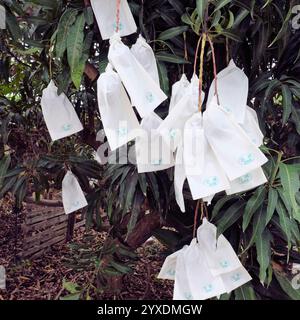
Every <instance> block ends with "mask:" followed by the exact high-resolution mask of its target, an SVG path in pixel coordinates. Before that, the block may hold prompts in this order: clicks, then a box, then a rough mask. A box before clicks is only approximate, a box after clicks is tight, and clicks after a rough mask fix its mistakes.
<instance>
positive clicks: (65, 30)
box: [55, 9, 78, 58]
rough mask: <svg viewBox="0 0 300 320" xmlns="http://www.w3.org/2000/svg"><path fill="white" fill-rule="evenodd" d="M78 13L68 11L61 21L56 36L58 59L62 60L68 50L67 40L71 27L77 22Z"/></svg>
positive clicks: (71, 10)
mask: <svg viewBox="0 0 300 320" xmlns="http://www.w3.org/2000/svg"><path fill="white" fill-rule="evenodd" d="M77 13H78V11H77V10H75V9H68V10H66V11H65V12H64V14H63V15H62V16H61V18H60V20H59V24H58V27H57V35H56V44H55V53H56V57H57V58H61V57H62V56H63V54H64V52H65V50H66V49H67V39H68V36H69V31H70V27H71V25H72V24H73V23H74V22H75V20H76V16H77Z"/></svg>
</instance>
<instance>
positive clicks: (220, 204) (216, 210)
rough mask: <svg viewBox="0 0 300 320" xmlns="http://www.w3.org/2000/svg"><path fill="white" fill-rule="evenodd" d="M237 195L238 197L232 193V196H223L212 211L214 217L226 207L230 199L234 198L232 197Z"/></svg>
mask: <svg viewBox="0 0 300 320" xmlns="http://www.w3.org/2000/svg"><path fill="white" fill-rule="evenodd" d="M236 197H237V196H236V195H235V194H233V195H230V196H225V197H222V198H221V199H220V200H219V201H218V202H217V203H216V204H215V205H214V208H213V211H212V218H213V219H214V218H215V217H216V216H217V214H218V213H219V211H220V210H221V209H222V208H223V207H224V205H225V204H226V203H227V202H228V201H230V200H232V199H234V198H236Z"/></svg>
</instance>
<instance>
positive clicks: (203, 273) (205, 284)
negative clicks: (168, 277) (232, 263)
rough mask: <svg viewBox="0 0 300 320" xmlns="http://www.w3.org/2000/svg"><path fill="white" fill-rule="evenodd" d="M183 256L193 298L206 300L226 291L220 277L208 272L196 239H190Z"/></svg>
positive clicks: (204, 258)
mask: <svg viewBox="0 0 300 320" xmlns="http://www.w3.org/2000/svg"><path fill="white" fill-rule="evenodd" d="M183 256H184V263H185V269H186V274H187V279H188V285H189V288H190V291H191V296H192V298H193V300H206V299H209V298H212V297H215V296H218V295H221V294H223V293H225V292H226V289H225V287H224V284H223V281H222V279H221V277H215V276H214V275H213V274H212V273H211V272H210V269H209V266H208V265H207V261H206V257H205V255H204V253H203V251H202V250H201V247H200V246H199V245H198V243H197V241H196V239H193V240H192V242H191V244H190V246H189V247H188V248H187V249H186V250H185V252H184V253H183ZM176 274H177V271H176ZM175 281H176V280H175Z"/></svg>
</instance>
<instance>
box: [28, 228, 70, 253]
mask: <svg viewBox="0 0 300 320" xmlns="http://www.w3.org/2000/svg"><path fill="white" fill-rule="evenodd" d="M62 235H64V236H65V237H66V230H65V229H61V230H59V231H56V233H55V234H48V235H47V236H45V237H44V238H41V239H40V240H37V241H32V242H30V243H26V244H24V247H23V248H24V250H27V249H30V248H41V247H42V246H43V244H44V243H47V242H49V241H51V239H54V238H57V237H58V236H62Z"/></svg>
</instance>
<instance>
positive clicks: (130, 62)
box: [108, 34, 167, 118]
mask: <svg viewBox="0 0 300 320" xmlns="http://www.w3.org/2000/svg"><path fill="white" fill-rule="evenodd" d="M108 60H109V61H110V63H111V64H112V65H113V67H114V68H115V69H116V71H117V72H118V74H119V76H120V78H121V80H122V82H123V84H124V86H125V88H126V90H127V92H128V94H129V96H130V98H131V103H132V105H134V106H135V107H136V108H137V110H138V112H139V114H140V116H141V117H142V118H144V117H146V116H148V115H149V114H150V113H151V112H153V111H154V109H156V108H157V107H158V106H159V105H160V104H161V103H162V102H163V101H164V100H166V99H167V96H166V95H165V94H164V92H163V91H162V90H161V88H160V87H159V85H158V84H157V83H156V82H155V81H154V80H153V79H152V78H151V76H150V75H149V73H148V72H147V71H146V70H145V69H144V67H143V66H142V65H141V64H140V63H139V62H138V61H137V59H136V58H135V57H134V55H133V54H132V52H131V50H130V49H129V48H128V47H127V46H126V45H125V44H124V43H123V42H122V41H121V38H120V36H119V34H115V35H114V36H113V37H112V38H111V39H110V48H109V52H108Z"/></svg>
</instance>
